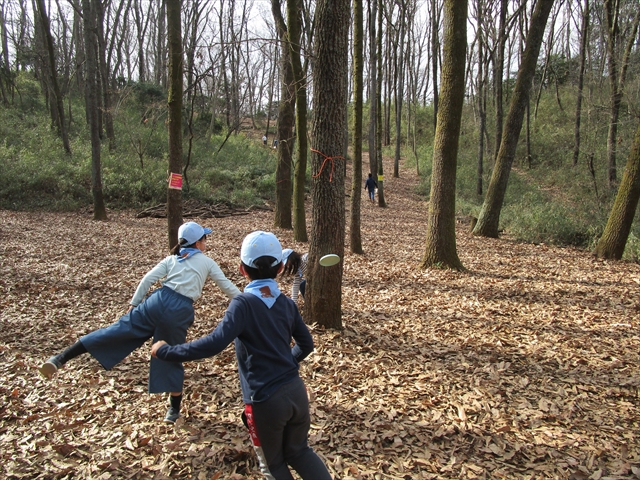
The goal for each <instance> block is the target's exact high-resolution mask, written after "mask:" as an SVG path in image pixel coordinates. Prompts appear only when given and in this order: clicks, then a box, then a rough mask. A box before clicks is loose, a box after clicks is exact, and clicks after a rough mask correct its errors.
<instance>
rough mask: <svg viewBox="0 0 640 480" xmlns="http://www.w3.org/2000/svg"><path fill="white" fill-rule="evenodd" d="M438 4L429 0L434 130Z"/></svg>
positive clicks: (435, 117) (436, 117) (436, 116)
mask: <svg viewBox="0 0 640 480" xmlns="http://www.w3.org/2000/svg"><path fill="white" fill-rule="evenodd" d="M437 10H438V2H437V0H431V69H432V75H433V129H434V131H435V129H436V123H437V121H438V52H439V51H440V45H439V40H438V30H439V28H440V25H439V22H438V18H439V16H438V12H437Z"/></svg>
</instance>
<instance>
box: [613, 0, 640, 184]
mask: <svg viewBox="0 0 640 480" xmlns="http://www.w3.org/2000/svg"><path fill="white" fill-rule="evenodd" d="M604 5H605V11H606V12H605V13H606V15H605V16H606V19H607V30H608V42H607V57H608V61H609V83H610V88H611V112H610V118H609V133H608V136H607V158H608V164H609V186H610V187H611V188H613V187H615V185H616V184H617V181H618V179H617V177H618V174H617V170H616V154H617V144H618V119H619V117H620V105H621V103H622V97H623V92H624V85H625V81H626V72H627V68H628V66H629V56H630V55H631V50H632V48H633V46H634V45H635V44H636V34H637V32H638V24H639V23H640V10H636V14H635V17H634V19H633V22H632V26H631V28H630V33H629V34H628V40H627V44H626V48H625V49H624V52H623V56H622V60H621V65H620V72H618V67H619V66H618V59H617V54H618V47H617V45H618V41H619V40H620V32H619V28H620V26H619V24H618V19H619V9H620V2H619V1H617V0H605V2H604Z"/></svg>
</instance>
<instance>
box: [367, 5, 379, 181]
mask: <svg viewBox="0 0 640 480" xmlns="http://www.w3.org/2000/svg"><path fill="white" fill-rule="evenodd" d="M368 13H369V138H368V140H369V172H370V173H371V174H372V175H373V176H374V178H376V177H377V174H378V155H377V153H376V152H377V138H378V128H377V125H378V124H377V118H378V113H377V110H378V54H377V53H378V50H377V48H376V25H377V14H378V0H369V12H368Z"/></svg>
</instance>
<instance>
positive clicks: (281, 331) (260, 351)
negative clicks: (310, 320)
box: [156, 293, 314, 404]
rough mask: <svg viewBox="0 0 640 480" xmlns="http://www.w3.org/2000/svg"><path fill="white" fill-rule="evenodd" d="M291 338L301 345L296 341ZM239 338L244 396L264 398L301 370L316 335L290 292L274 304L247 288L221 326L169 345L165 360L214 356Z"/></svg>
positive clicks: (162, 354)
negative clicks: (201, 334) (269, 303)
mask: <svg viewBox="0 0 640 480" xmlns="http://www.w3.org/2000/svg"><path fill="white" fill-rule="evenodd" d="M291 338H293V339H294V340H295V345H294V346H293V347H291ZM232 340H233V341H235V347H236V357H237V359H238V372H239V374H240V386H241V387H242V399H243V401H244V403H248V404H249V403H255V402H262V401H264V400H266V399H267V398H269V396H270V395H271V394H272V393H273V392H275V391H276V390H277V389H278V387H280V386H281V385H283V384H285V383H287V382H289V381H291V380H293V379H295V378H296V377H297V376H298V368H299V365H298V362H300V361H302V360H303V359H304V358H306V357H307V355H309V354H310V353H311V352H312V351H313V348H314V347H313V338H312V337H311V334H310V333H309V329H308V328H307V326H306V325H305V323H304V322H303V320H302V317H301V316H300V312H299V311H298V307H297V306H296V304H295V303H294V302H293V300H291V299H290V298H288V297H286V296H285V295H282V294H281V295H279V296H278V298H277V299H276V302H275V304H274V305H273V306H272V307H271V308H267V306H266V305H265V304H264V303H263V302H262V300H260V299H259V298H258V297H256V296H255V295H252V294H250V293H243V294H241V295H238V296H237V297H235V298H234V299H233V300H231V303H230V304H229V308H228V309H227V311H226V313H225V315H224V318H223V319H222V321H221V322H220V323H219V324H218V326H217V327H216V329H215V330H214V331H213V332H211V333H210V334H209V335H207V336H205V337H201V338H199V339H197V340H194V341H192V342H190V343H184V344H182V345H175V346H169V345H163V346H162V347H160V348H159V349H158V351H157V352H156V355H157V357H158V358H160V359H161V360H168V361H172V362H184V361H189V360H198V359H201V358H206V357H211V356H213V355H216V354H217V353H220V352H221V351H222V350H224V349H225V348H226V347H227V345H229V344H230V343H231V341H232Z"/></svg>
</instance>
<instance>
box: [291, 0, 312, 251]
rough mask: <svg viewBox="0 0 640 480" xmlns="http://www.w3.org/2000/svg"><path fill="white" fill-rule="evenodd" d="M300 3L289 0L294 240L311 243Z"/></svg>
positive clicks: (305, 91) (305, 94)
mask: <svg viewBox="0 0 640 480" xmlns="http://www.w3.org/2000/svg"><path fill="white" fill-rule="evenodd" d="M299 7H300V2H299V0H287V19H288V24H289V35H288V40H289V42H288V43H289V48H290V50H291V52H290V55H291V67H292V73H293V82H294V86H295V94H296V100H295V101H296V135H295V138H296V145H297V147H298V148H297V155H296V157H297V158H296V164H295V169H294V182H293V238H294V239H295V240H297V241H299V242H306V241H307V222H306V218H305V208H304V197H305V188H304V186H305V177H306V174H307V148H308V147H307V79H306V76H305V72H304V69H303V66H302V61H301V59H300V55H301V44H300V42H301V34H302V32H301V29H302V12H301V11H300V8H299Z"/></svg>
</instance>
